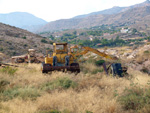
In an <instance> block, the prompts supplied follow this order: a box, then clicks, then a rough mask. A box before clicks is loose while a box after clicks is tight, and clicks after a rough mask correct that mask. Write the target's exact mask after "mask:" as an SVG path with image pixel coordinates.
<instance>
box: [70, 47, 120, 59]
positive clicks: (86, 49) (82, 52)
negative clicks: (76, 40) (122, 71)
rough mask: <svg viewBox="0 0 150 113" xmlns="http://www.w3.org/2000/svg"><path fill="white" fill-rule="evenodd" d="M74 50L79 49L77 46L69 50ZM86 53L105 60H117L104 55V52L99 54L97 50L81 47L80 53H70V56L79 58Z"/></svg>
mask: <svg viewBox="0 0 150 113" xmlns="http://www.w3.org/2000/svg"><path fill="white" fill-rule="evenodd" d="M75 48H76V49H79V47H78V46H77V45H75V46H73V47H71V49H75ZM88 52H92V53H95V54H97V55H99V56H101V57H104V58H106V59H110V60H118V58H116V57H114V56H113V57H112V56H110V55H108V54H106V53H104V52H100V51H98V50H97V49H93V48H90V47H82V51H79V50H78V51H77V52H72V53H71V55H72V56H74V57H77V56H80V55H84V54H86V53H88Z"/></svg>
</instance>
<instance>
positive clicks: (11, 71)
mask: <svg viewBox="0 0 150 113" xmlns="http://www.w3.org/2000/svg"><path fill="white" fill-rule="evenodd" d="M16 71H17V68H12V67H9V66H7V67H4V68H1V69H0V72H2V73H7V74H9V75H14V74H15V73H16Z"/></svg>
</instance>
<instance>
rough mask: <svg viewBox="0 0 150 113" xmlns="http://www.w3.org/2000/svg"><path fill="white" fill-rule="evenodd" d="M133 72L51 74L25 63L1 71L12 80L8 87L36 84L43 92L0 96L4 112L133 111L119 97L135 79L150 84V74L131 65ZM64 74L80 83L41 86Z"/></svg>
mask: <svg viewBox="0 0 150 113" xmlns="http://www.w3.org/2000/svg"><path fill="white" fill-rule="evenodd" d="M84 66H85V68H88V69H89V71H92V70H93V69H95V68H97V67H95V65H93V64H91V65H90V66H87V64H85V65H84ZM23 67H25V68H23ZM89 67H90V68H89ZM90 69H91V70H90ZM129 73H130V77H124V78H114V77H111V76H106V75H104V73H97V74H89V73H88V74H84V73H83V72H81V73H80V74H78V75H75V74H73V73H62V72H53V73H52V74H51V75H49V74H42V73H41V71H40V65H39V64H31V65H21V68H19V69H18V70H17V72H16V73H15V74H14V75H9V74H4V73H0V80H5V81H8V82H10V83H9V84H6V85H5V87H4V90H8V89H12V88H14V87H16V86H17V87H19V88H20V87H21V88H22V89H25V88H34V89H37V90H38V91H40V96H37V97H36V98H35V99H32V97H29V98H25V99H24V98H22V97H21V96H16V97H13V98H12V99H9V100H7V101H3V100H0V113H38V112H48V111H49V112H50V111H51V110H58V111H61V112H62V113H81V112H82V113H86V111H91V112H93V113H130V112H131V111H129V110H124V109H123V107H122V106H121V105H120V103H119V102H118V101H117V98H118V95H121V94H123V92H124V89H125V88H127V87H130V85H131V84H132V83H138V84H141V86H143V87H149V85H148V84H147V83H148V82H149V81H150V77H149V76H148V75H146V74H143V73H141V72H139V71H134V70H132V69H129ZM64 77H67V78H68V79H70V80H71V81H74V82H76V83H77V86H76V87H74V88H72V87H70V88H67V89H64V88H61V87H57V88H56V89H50V90H49V91H47V90H42V89H41V87H42V86H43V84H45V83H48V82H50V83H51V82H52V81H55V80H57V79H59V78H64ZM37 93H38V92H37ZM0 99H1V98H0ZM142 111H143V112H147V113H148V111H149V107H148V106H145V107H144V108H143V109H142V110H141V112H142Z"/></svg>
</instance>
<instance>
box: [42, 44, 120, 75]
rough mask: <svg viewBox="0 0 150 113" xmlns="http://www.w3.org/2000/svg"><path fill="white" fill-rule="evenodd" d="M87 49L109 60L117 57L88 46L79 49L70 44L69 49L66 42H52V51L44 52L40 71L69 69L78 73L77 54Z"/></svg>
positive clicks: (82, 53) (85, 51)
mask: <svg viewBox="0 0 150 113" xmlns="http://www.w3.org/2000/svg"><path fill="white" fill-rule="evenodd" d="M69 50H70V51H69ZM89 51H90V52H93V53H95V54H97V55H99V56H101V57H104V58H107V59H110V60H116V59H117V58H116V57H112V56H110V55H107V54H105V53H103V52H100V51H98V50H96V49H93V48H90V47H82V50H81V51H80V50H79V47H78V46H72V47H70V49H69V48H68V44H67V43H53V51H47V52H46V57H45V61H44V62H43V63H42V69H41V70H42V73H48V72H52V71H71V72H77V73H79V72H80V66H79V63H78V62H77V60H78V56H80V55H84V54H86V53H87V52H89Z"/></svg>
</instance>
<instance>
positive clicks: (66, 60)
mask: <svg viewBox="0 0 150 113" xmlns="http://www.w3.org/2000/svg"><path fill="white" fill-rule="evenodd" d="M65 66H69V56H65Z"/></svg>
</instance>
